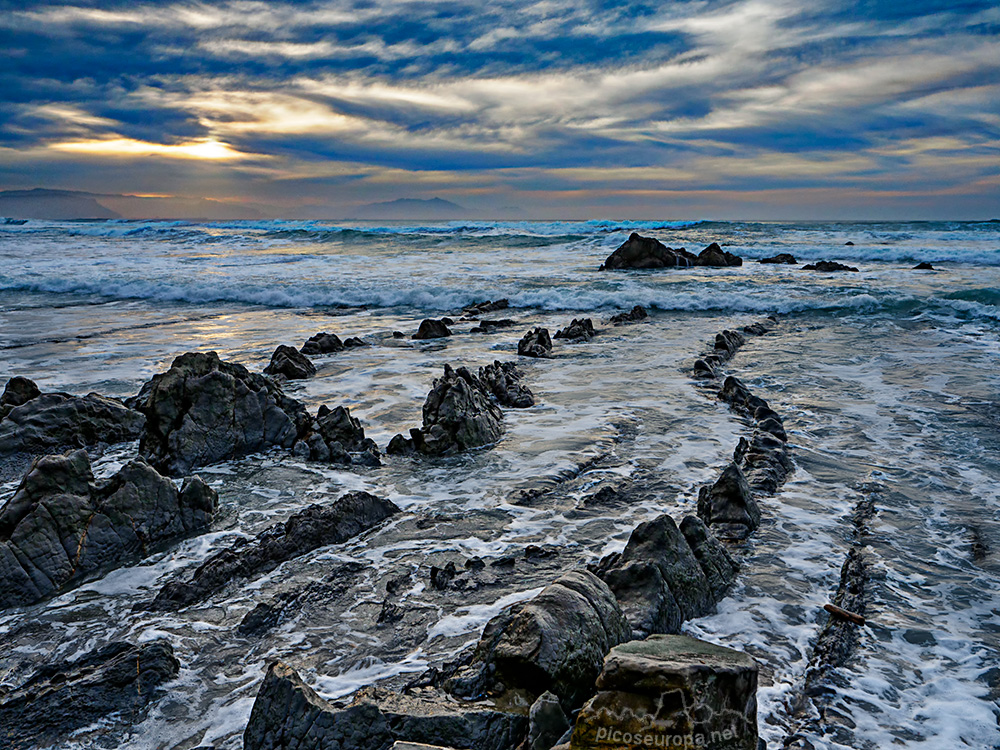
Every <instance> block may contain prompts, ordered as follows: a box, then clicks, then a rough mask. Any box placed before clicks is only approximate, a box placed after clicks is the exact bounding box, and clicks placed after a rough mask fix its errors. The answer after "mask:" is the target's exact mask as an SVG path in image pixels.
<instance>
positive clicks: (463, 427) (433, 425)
mask: <svg viewBox="0 0 1000 750" xmlns="http://www.w3.org/2000/svg"><path fill="white" fill-rule="evenodd" d="M502 434H503V412H502V411H501V410H500V407H498V406H497V405H496V404H494V403H493V401H492V399H491V398H490V391H489V390H488V389H487V387H486V385H485V384H483V382H482V381H481V380H479V378H477V377H476V376H475V375H473V374H472V373H471V372H469V371H468V370H467V369H466V368H465V367H459V368H458V369H457V370H454V369H452V368H451V366H450V365H445V366H444V375H443V376H442V377H440V378H437V379H436V380H435V381H434V384H433V385H432V386H431V390H430V393H428V394H427V399H426V400H425V401H424V407H423V426H422V427H421V428H420V429H419V430H417V429H411V430H410V440H406V439H405V438H402V437H401V436H397V437H398V438H400V439H398V440H397V437H394V438H393V439H392V441H391V442H390V443H389V447H388V449H387V450H388V452H389V453H399V454H406V453H409V452H411V451H418V452H420V453H423V454H425V455H431V456H440V455H447V454H452V453H456V452H458V451H463V450H468V449H470V448H478V447H480V446H483V445H489V444H490V443H494V442H496V441H497V440H498V439H499V438H500V436H501V435H502Z"/></svg>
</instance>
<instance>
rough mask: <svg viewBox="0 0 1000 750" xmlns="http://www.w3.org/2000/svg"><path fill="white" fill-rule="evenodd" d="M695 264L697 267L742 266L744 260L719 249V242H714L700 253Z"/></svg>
mask: <svg viewBox="0 0 1000 750" xmlns="http://www.w3.org/2000/svg"><path fill="white" fill-rule="evenodd" d="M694 264H695V265H696V266H742V265H743V258H741V257H739V256H738V255H733V254H732V253H731V252H728V251H725V250H723V249H722V248H721V247H719V243H718V242H713V243H712V244H711V245H709V246H708V247H706V248H705V249H704V250H702V251H701V252H700V253H698V258H697V259H696V260H695V262H694Z"/></svg>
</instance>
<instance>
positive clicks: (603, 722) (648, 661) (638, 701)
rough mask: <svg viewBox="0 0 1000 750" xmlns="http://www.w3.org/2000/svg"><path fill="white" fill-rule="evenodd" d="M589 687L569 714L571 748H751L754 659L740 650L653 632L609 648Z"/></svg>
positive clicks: (754, 706)
mask: <svg viewBox="0 0 1000 750" xmlns="http://www.w3.org/2000/svg"><path fill="white" fill-rule="evenodd" d="M597 688H598V692H597V694H596V695H595V696H594V697H593V698H592V699H591V700H590V701H588V702H587V704H586V705H585V706H584V707H583V709H582V710H581V711H580V714H579V716H578V717H577V720H576V726H575V727H574V729H573V737H572V740H571V743H570V747H571V748H572V749H573V750H598V748H601V749H602V750H603V748H607V747H655V746H659V747H675V746H676V747H706V748H708V747H712V748H722V747H725V748H734V749H735V750H757V742H758V737H757V664H756V663H755V662H754V660H753V659H752V658H750V657H749V656H747V655H746V654H744V653H742V652H740V651H734V650H733V649H728V648H724V647H723V646H716V645H715V644H711V643H706V642H705V641H700V640H697V639H695V638H691V637H689V636H685V635H653V636H650V637H649V638H647V639H646V640H643V641H632V642H630V643H626V644H623V645H620V646H617V647H615V648H614V649H612V650H611V653H609V654H608V656H607V658H606V659H605V661H604V669H603V670H602V672H601V675H600V677H599V678H598V680H597ZM626 735H627V738H626Z"/></svg>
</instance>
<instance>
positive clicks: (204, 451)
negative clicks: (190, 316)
mask: <svg viewBox="0 0 1000 750" xmlns="http://www.w3.org/2000/svg"><path fill="white" fill-rule="evenodd" d="M136 403H137V408H138V409H139V410H140V411H142V412H143V413H144V414H145V415H146V430H145V433H144V434H143V436H142V439H141V440H140V442H139V453H140V455H142V456H143V457H144V458H146V459H147V460H148V461H149V462H150V463H151V464H153V466H155V467H156V468H157V469H158V470H160V471H163V472H166V473H168V474H170V475H173V476H177V475H183V474H187V473H189V472H190V471H191V470H192V469H193V468H194V467H196V466H204V465H207V464H211V463H215V462H218V461H221V460H223V459H229V458H237V457H240V456H245V455H248V454H250V453H256V452H259V451H262V450H264V449H266V448H269V447H272V446H280V447H283V448H291V447H292V445H293V444H294V443H295V442H296V440H297V439H298V436H299V434H300V433H301V432H304V431H306V430H307V429H308V426H309V423H310V421H311V420H310V417H309V414H308V412H307V411H306V409H305V407H304V406H303V405H302V404H300V403H299V402H298V401H296V400H295V399H292V398H289V397H288V396H286V395H285V394H284V393H283V392H282V390H281V388H280V387H279V386H278V385H277V384H275V383H274V381H272V380H271V379H270V378H267V377H264V376H263V375H256V374H254V373H251V372H250V371H249V370H247V369H246V368H245V367H243V366H242V365H238V364H235V363H233V362H223V361H222V360H220V359H219V355H218V354H216V353H215V352H207V353H203V352H197V353H188V354H182V355H181V356H179V357H177V358H176V359H175V360H174V361H173V364H171V366H170V369H169V370H167V371H166V372H164V373H161V374H159V375H154V376H153V378H152V379H151V380H150V381H149V382H148V383H146V385H144V386H143V388H142V391H141V392H140V394H139V396H137V397H136Z"/></svg>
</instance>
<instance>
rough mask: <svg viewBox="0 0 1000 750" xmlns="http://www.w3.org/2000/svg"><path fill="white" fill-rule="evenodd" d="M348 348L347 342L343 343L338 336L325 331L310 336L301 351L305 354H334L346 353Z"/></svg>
mask: <svg viewBox="0 0 1000 750" xmlns="http://www.w3.org/2000/svg"><path fill="white" fill-rule="evenodd" d="M349 340H350V339H349ZM346 346H348V344H347V341H341V340H340V337H339V336H338V335H337V334H335V333H327V332H326V331H323V332H322V333H317V334H316V335H315V336H310V337H309V340H308V341H306V343H304V344H303V345H302V349H300V350H299V351H301V352H302V353H303V354H332V353H334V352H342V351H344V348H345V347H346Z"/></svg>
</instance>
